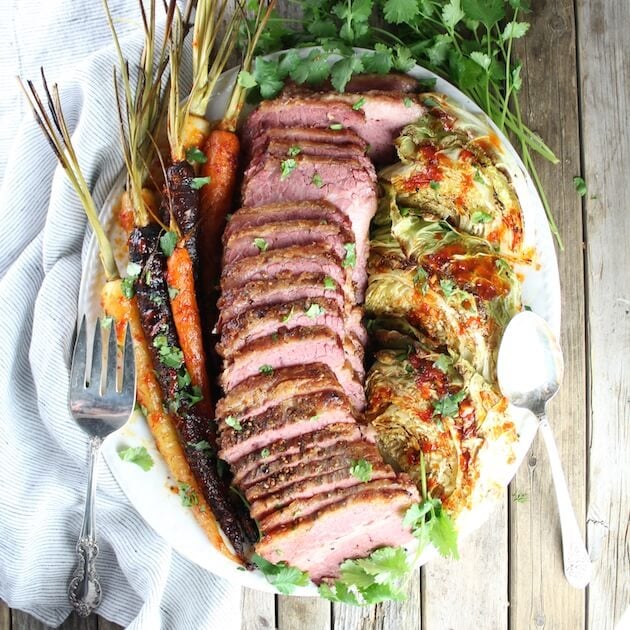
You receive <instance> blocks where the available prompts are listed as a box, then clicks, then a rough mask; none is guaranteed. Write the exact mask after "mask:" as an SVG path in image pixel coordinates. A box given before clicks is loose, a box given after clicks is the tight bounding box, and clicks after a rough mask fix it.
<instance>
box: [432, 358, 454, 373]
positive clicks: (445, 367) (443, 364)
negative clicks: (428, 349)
mask: <svg viewBox="0 0 630 630" xmlns="http://www.w3.org/2000/svg"><path fill="white" fill-rule="evenodd" d="M452 366H453V360H452V359H451V357H449V356H447V355H445V354H441V355H440V356H439V357H438V358H437V359H436V360H435V362H434V363H433V367H435V368H437V369H438V370H440V372H444V374H446V373H447V372H448V371H449V369H450V368H451V367H452Z"/></svg>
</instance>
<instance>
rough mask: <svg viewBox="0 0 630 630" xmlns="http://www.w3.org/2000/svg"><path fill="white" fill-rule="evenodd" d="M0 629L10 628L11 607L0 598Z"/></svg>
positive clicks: (7, 629) (8, 629) (6, 629)
mask: <svg viewBox="0 0 630 630" xmlns="http://www.w3.org/2000/svg"><path fill="white" fill-rule="evenodd" d="M0 630H11V609H10V608H9V607H8V606H7V605H6V604H5V603H4V601H2V600H1V599H0Z"/></svg>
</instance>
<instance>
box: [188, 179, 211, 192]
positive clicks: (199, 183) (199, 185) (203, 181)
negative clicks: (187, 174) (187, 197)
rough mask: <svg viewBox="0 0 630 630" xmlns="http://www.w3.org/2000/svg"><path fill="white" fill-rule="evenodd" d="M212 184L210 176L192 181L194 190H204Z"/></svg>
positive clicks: (191, 185)
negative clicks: (207, 185)
mask: <svg viewBox="0 0 630 630" xmlns="http://www.w3.org/2000/svg"><path fill="white" fill-rule="evenodd" d="M209 183H210V176H208V177H193V178H192V179H191V180H190V187H191V188H192V189H193V190H199V189H200V188H203V187H204V186H205V185H206V184H209Z"/></svg>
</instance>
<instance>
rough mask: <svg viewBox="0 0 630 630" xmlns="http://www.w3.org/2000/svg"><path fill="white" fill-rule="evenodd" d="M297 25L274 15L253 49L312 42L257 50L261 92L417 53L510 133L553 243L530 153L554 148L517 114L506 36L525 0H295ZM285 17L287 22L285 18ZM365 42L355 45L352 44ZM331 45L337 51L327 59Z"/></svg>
mask: <svg viewBox="0 0 630 630" xmlns="http://www.w3.org/2000/svg"><path fill="white" fill-rule="evenodd" d="M295 2H296V3H297V4H298V5H300V6H301V8H302V12H303V15H302V19H301V23H302V27H303V30H301V31H300V30H298V29H296V28H295V26H296V25H295V24H292V23H291V22H292V21H291V20H283V19H282V18H280V17H279V16H277V15H275V16H272V18H271V19H270V21H269V24H268V27H267V31H266V33H265V34H264V35H263V36H262V37H261V39H260V41H259V45H258V53H260V54H266V53H271V52H276V51H279V50H282V49H283V48H289V47H306V46H318V47H320V50H314V51H311V52H310V53H309V55H307V56H306V57H305V58H300V56H299V55H297V54H296V53H288V54H286V55H283V56H281V57H279V58H278V59H275V60H263V59H258V60H257V63H256V67H255V71H254V78H255V80H256V83H257V84H258V90H259V93H260V95H261V96H262V97H263V98H272V97H273V96H275V94H277V93H278V91H279V90H280V89H281V88H282V85H283V82H284V80H285V79H286V78H287V77H290V78H291V79H292V80H293V81H295V82H296V83H298V84H301V83H305V82H306V83H316V82H320V81H323V80H325V79H330V81H331V83H332V85H333V86H334V88H335V89H337V90H339V91H343V89H344V88H345V86H346V84H347V82H348V81H349V80H350V78H351V76H352V75H353V74H355V73H360V72H372V73H378V74H385V73H387V72H390V71H392V70H398V71H401V72H406V71H408V70H409V69H410V68H411V67H412V66H413V65H414V64H415V63H418V64H420V65H422V66H424V67H425V68H428V69H429V70H432V71H433V72H435V73H436V74H438V75H440V76H442V77H444V78H445V79H447V80H448V81H450V82H451V83H453V84H455V85H456V86H457V87H458V88H459V89H460V90H461V91H462V92H464V93H465V94H466V95H467V96H469V97H470V98H471V99H472V100H474V101H475V102H476V103H477V104H478V105H479V106H480V107H481V108H482V109H483V110H484V111H485V112H486V113H487V114H488V116H489V117H490V118H491V119H492V120H493V121H494V123H495V124H496V125H497V126H498V127H499V129H501V131H505V132H509V133H511V134H512V135H513V137H514V138H515V139H516V141H517V143H518V146H519V149H520V153H521V156H522V158H523V162H524V163H525V165H526V166H527V168H528V169H529V171H530V173H531V175H532V178H533V180H534V182H535V184H536V186H537V188H538V191H539V193H540V197H541V200H542V202H543V205H544V207H545V211H546V212H547V217H548V220H549V224H550V227H551V230H552V232H553V234H554V235H555V237H556V239H557V240H558V243H559V245H560V247H562V243H561V240H560V235H559V233H558V229H557V226H556V224H555V221H554V218H553V215H552V213H551V209H550V207H549V203H548V201H547V198H546V196H545V193H544V190H543V189H542V186H541V182H540V178H539V176H538V173H537V171H536V167H535V165H534V161H533V155H534V154H536V153H537V154H539V155H541V156H542V157H544V158H545V159H547V160H549V161H550V162H552V163H554V164H555V163H557V162H558V158H557V157H556V156H555V154H554V153H553V151H552V150H551V149H550V148H549V147H548V146H547V145H546V144H545V142H544V141H543V140H542V139H541V138H540V136H538V135H537V134H536V133H535V132H534V131H532V130H531V129H529V127H528V126H527V125H526V124H525V123H524V122H523V118H522V114H521V108H520V104H519V93H520V90H521V86H522V78H521V72H522V64H521V62H520V61H519V60H518V59H517V58H516V56H515V54H514V42H515V40H517V39H520V38H521V37H523V36H524V35H525V34H526V33H527V31H528V30H529V27H530V24H529V23H528V22H527V21H526V17H527V13H528V12H529V6H528V3H527V1H526V0H295ZM287 27H290V28H287ZM353 46H355V47H365V48H370V49H372V50H373V52H369V53H365V54H363V55H356V54H354V52H353V50H352V47H353ZM331 54H336V55H341V59H339V60H337V61H336V62H335V63H333V64H332V65H331V64H329V63H328V56H329V55H331Z"/></svg>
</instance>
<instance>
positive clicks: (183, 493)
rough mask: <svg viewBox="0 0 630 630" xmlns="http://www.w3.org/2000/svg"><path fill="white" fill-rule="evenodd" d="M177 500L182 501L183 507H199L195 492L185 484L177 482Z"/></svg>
mask: <svg viewBox="0 0 630 630" xmlns="http://www.w3.org/2000/svg"><path fill="white" fill-rule="evenodd" d="M178 486H179V498H180V499H181V500H182V505H183V506H184V507H193V505H199V497H198V496H197V495H196V493H195V491H194V490H193V489H192V488H191V487H190V486H189V485H188V484H187V483H183V482H181V481H180V482H179V484H178Z"/></svg>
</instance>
